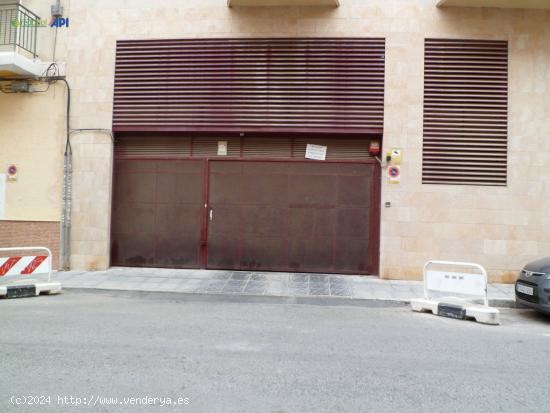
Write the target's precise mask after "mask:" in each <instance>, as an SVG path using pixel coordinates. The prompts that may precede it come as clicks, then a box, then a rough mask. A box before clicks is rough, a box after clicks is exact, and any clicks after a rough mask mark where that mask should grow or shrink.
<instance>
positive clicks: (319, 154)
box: [306, 143, 327, 161]
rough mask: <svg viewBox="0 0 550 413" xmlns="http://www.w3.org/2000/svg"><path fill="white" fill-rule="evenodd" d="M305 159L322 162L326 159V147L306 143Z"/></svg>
mask: <svg viewBox="0 0 550 413" xmlns="http://www.w3.org/2000/svg"><path fill="white" fill-rule="evenodd" d="M306 158H307V159H315V160H317V161H324V160H325V159H326V158H327V147H326V146H323V145H314V144H311V143H308V144H307V145H306Z"/></svg>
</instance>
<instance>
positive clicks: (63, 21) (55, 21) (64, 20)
mask: <svg viewBox="0 0 550 413" xmlns="http://www.w3.org/2000/svg"><path fill="white" fill-rule="evenodd" d="M50 27H69V18H68V17H56V18H53V17H52V20H51V21H50Z"/></svg>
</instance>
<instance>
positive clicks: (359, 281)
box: [52, 267, 514, 307]
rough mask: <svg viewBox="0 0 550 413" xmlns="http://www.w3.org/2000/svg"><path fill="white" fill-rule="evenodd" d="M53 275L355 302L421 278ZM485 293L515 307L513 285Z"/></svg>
mask: <svg viewBox="0 0 550 413" xmlns="http://www.w3.org/2000/svg"><path fill="white" fill-rule="evenodd" d="M52 280H53V281H59V282H61V284H62V286H63V288H64V289H91V290H118V291H137V292H170V293H188V294H207V295H220V294H221V295H233V296H235V295H240V296H256V297H258V296H261V297H287V298H292V297H300V298H306V297H307V298H309V299H314V298H317V299H323V298H324V299H325V301H326V300H327V299H329V300H330V299H339V300H341V299H347V300H346V301H347V302H348V303H350V304H352V301H353V304H360V301H361V300H386V301H398V302H409V301H410V300H411V299H413V298H420V297H422V294H423V289H422V282H421V281H401V280H399V281H394V280H382V279H380V278H378V277H374V276H349V275H335V274H300V273H277V272H250V271H219V270H175V269H159V268H123V267H113V268H110V269H109V270H107V271H93V272H82V271H67V272H57V273H54V274H53V275H52ZM488 295H489V302H490V304H491V305H493V306H501V307H513V306H514V286H513V285H512V284H490V285H489V287H488ZM350 300H352V301H350Z"/></svg>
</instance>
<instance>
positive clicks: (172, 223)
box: [111, 159, 204, 268]
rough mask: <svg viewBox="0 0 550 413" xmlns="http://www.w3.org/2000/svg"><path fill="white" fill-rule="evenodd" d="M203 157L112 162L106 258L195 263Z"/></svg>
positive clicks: (142, 262)
mask: <svg viewBox="0 0 550 413" xmlns="http://www.w3.org/2000/svg"><path fill="white" fill-rule="evenodd" d="M202 206H203V161H199V160H197V161H195V160H170V161H155V160H143V159H142V160H120V159H117V160H116V162H115V173H114V187H113V214H112V216H113V221H112V236H111V239H112V240H111V264H112V265H121V266H142V267H149V266H150V267H174V268H198V267H199V264H200V261H199V253H200V251H199V250H200V237H201V222H202V214H203V209H204V208H203V207H202Z"/></svg>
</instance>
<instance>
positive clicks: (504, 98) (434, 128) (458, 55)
mask: <svg viewBox="0 0 550 413" xmlns="http://www.w3.org/2000/svg"><path fill="white" fill-rule="evenodd" d="M507 113H508V43H507V42H506V41H489V40H455V39H426V40H425V56H424V141H423V159H422V160H423V163H422V183H424V184H456V185H497V186H498V185H501V186H504V185H506V173H507V141H508V139H507V135H508V127H507Z"/></svg>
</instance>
